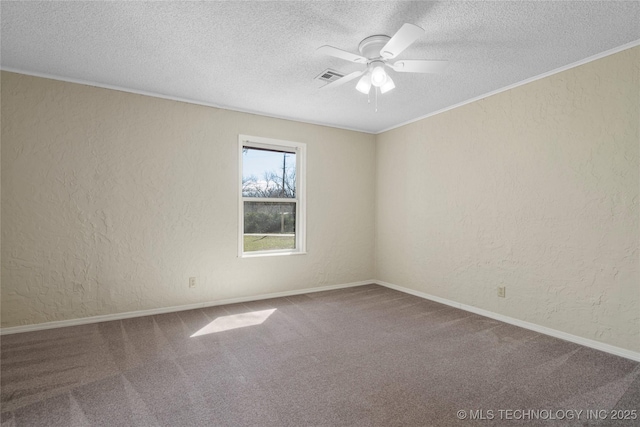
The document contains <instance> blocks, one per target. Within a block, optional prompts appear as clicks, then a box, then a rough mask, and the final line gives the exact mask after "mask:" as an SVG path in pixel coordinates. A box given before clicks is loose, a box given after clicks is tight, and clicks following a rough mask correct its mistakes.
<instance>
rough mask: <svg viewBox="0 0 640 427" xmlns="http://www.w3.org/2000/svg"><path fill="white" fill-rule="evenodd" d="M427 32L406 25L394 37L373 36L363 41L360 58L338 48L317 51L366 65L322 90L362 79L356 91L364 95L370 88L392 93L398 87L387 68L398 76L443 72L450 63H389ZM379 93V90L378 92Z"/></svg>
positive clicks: (429, 61)
mask: <svg viewBox="0 0 640 427" xmlns="http://www.w3.org/2000/svg"><path fill="white" fill-rule="evenodd" d="M422 34H424V30H423V29H422V28H420V27H418V26H417V25H413V24H404V25H403V26H402V27H401V28H400V29H399V30H398V32H396V33H395V34H394V35H393V37H389V36H383V35H376V36H370V37H367V38H366V39H364V40H362V41H361V42H360V44H359V45H358V50H359V51H360V55H357V54H355V53H351V52H347V51H345V50H342V49H338V48H337V47H333V46H322V47H320V48H318V49H317V52H320V53H323V54H326V55H330V56H335V57H336V58H340V59H344V60H347V61H351V62H355V63H358V64H366V68H365V69H364V70H362V71H354V72H353V73H350V74H347V75H346V76H343V77H341V78H339V79H338V80H335V81H333V82H331V83H329V84H328V85H325V86H323V87H322V89H329V88H333V87H336V86H340V85H343V84H344V83H347V82H349V81H351V80H353V79H355V78H358V77H360V76H362V77H360V80H359V81H358V84H357V85H356V89H357V90H358V91H359V92H362V93H364V94H369V92H370V91H371V86H372V85H373V86H374V87H375V88H379V89H380V93H386V92H389V91H390V90H391V89H393V88H395V87H396V85H395V84H394V83H393V80H392V79H391V76H389V74H388V73H387V71H386V70H385V67H388V68H391V69H392V70H394V71H397V72H399V73H440V72H442V71H443V70H444V69H445V68H446V67H447V64H448V61H431V60H425V59H404V60H400V61H396V62H394V63H390V62H389V61H390V60H391V59H394V58H395V57H396V56H398V55H400V53H402V51H404V50H405V49H406V48H408V47H409V46H410V45H411V44H412V43H413V42H414V41H416V40H417V39H418V37H420V36H421V35H422ZM376 94H377V91H376Z"/></svg>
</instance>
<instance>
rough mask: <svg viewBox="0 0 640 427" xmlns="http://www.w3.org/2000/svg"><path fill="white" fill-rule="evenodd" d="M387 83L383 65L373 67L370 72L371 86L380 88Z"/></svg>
mask: <svg viewBox="0 0 640 427" xmlns="http://www.w3.org/2000/svg"><path fill="white" fill-rule="evenodd" d="M386 82H387V72H386V71H385V70H384V66H383V65H375V66H374V67H373V70H371V84H372V85H374V86H376V87H380V86H382V85H384V84H385V83H386Z"/></svg>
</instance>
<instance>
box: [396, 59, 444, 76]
mask: <svg viewBox="0 0 640 427" xmlns="http://www.w3.org/2000/svg"><path fill="white" fill-rule="evenodd" d="M448 65H449V61H429V60H426V59H405V60H402V61H397V62H395V63H394V64H392V65H391V68H393V70H394V71H397V72H399V73H431V74H437V73H441V72H443V71H444V69H445V68H447V66H448Z"/></svg>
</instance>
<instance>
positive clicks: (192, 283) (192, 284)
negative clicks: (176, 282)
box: [189, 277, 196, 288]
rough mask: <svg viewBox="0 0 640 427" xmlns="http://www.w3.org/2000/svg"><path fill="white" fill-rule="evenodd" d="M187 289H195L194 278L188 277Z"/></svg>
mask: <svg viewBox="0 0 640 427" xmlns="http://www.w3.org/2000/svg"><path fill="white" fill-rule="evenodd" d="M189 287H190V288H195V287H196V278H195V277H189Z"/></svg>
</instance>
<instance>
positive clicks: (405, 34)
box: [380, 24, 424, 59]
mask: <svg viewBox="0 0 640 427" xmlns="http://www.w3.org/2000/svg"><path fill="white" fill-rule="evenodd" d="M422 34H424V30H423V29H422V28H420V27H418V26H417V25H413V24H404V25H403V26H402V27H401V28H400V29H399V30H398V32H397V33H395V34H394V35H393V37H391V40H389V41H388V42H387V44H385V45H384V47H383V48H382V49H380V56H382V57H383V58H386V59H391V58H395V57H396V56H398V55H400V53H401V52H402V51H403V50H405V49H406V48H408V47H409V45H410V44H411V43H413V42H414V41H416V39H417V38H418V37H420V36H421V35H422Z"/></svg>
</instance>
